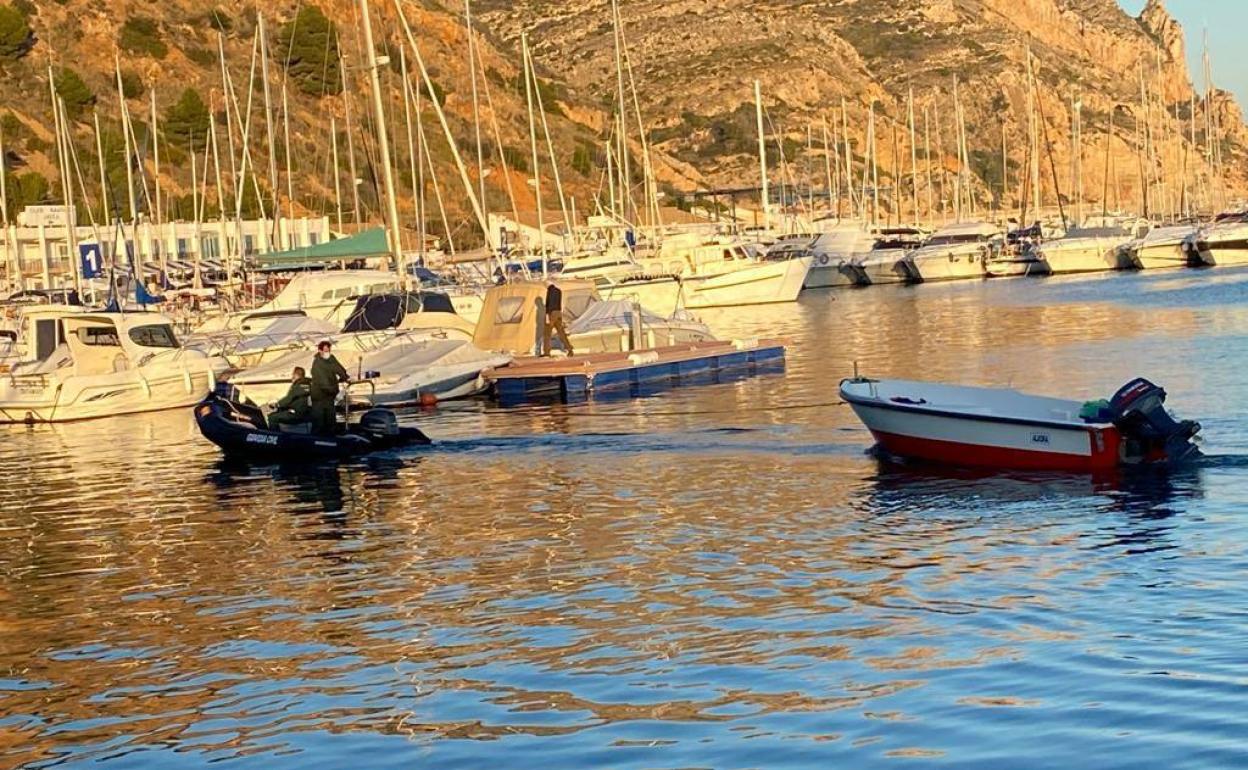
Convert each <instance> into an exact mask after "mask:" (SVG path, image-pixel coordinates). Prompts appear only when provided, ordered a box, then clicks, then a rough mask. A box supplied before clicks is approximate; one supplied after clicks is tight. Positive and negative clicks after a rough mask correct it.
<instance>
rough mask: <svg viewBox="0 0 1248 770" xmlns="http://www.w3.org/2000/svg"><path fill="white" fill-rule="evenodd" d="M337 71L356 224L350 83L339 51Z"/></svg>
mask: <svg viewBox="0 0 1248 770" xmlns="http://www.w3.org/2000/svg"><path fill="white" fill-rule="evenodd" d="M338 72H339V76H340V77H341V79H342V111H343V113H344V118H345V119H346V121H347V170H348V171H349V172H350V173H351V178H350V179H349V180H347V184H348V185H349V186H350V187H351V221H352V223H354V224H357V225H358V224H359V223H360V184H359V179H360V177H359V172H358V171H357V170H356V168H355V125H354V123H353V121H352V120H351V84H350V83H349V82H348V81H347V64H346V61H344V59H343V57H342V55H341V53H339V56H338Z"/></svg>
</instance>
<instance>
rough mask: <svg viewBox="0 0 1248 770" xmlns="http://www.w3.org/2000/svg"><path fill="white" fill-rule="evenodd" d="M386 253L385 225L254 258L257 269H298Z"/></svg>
mask: <svg viewBox="0 0 1248 770" xmlns="http://www.w3.org/2000/svg"><path fill="white" fill-rule="evenodd" d="M389 253H390V246H389V244H388V243H387V242H386V231H385V229H384V228H381V227H375V228H373V229H371V230H363V231H361V232H359V233H356V234H355V235H351V236H348V237H346V238H338V239H336V240H332V241H326V242H325V243H318V244H316V245H315V246H304V247H303V248H299V249H291V250H289V251H273V252H269V253H268V254H258V255H256V258H255V259H256V266H257V268H258V269H260V270H297V269H299V268H301V267H315V266H319V265H322V264H324V263H326V262H339V261H342V260H344V259H346V260H350V259H364V258H365V257H380V256H385V255H387V254H389Z"/></svg>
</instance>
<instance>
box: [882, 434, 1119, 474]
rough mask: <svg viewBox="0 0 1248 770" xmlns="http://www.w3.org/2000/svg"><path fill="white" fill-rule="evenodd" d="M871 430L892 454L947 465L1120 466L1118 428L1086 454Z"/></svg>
mask: <svg viewBox="0 0 1248 770" xmlns="http://www.w3.org/2000/svg"><path fill="white" fill-rule="evenodd" d="M871 433H872V435H874V436H875V440H876V441H878V442H879V443H880V446H881V447H883V448H884V449H885V450H886V451H887V452H889V453H891V454H894V455H897V456H899V457H910V458H914V459H916V460H927V461H929V462H934V463H941V464H944V465H960V466H966V467H975V468H1000V469H1007V470H1034V471H1092V470H1104V469H1107V468H1114V467H1117V465H1118V434H1117V432H1116V431H1103V432H1102V437H1103V441H1102V446H1101V447H1097V446H1095V445H1093V446H1092V453H1091V454H1090V455H1086V456H1084V455H1070V454H1060V453H1057V452H1037V451H1032V450H1028V449H1009V448H1005V447H995V446H982V445H979V444H961V443H958V442H955V441H941V440H938V439H928V438H916V437H914V436H899V435H897V434H895V433H885V432H883V431H871ZM1094 440H1095V439H1094V436H1093V435H1092V433H1089V434H1088V441H1089V442H1094Z"/></svg>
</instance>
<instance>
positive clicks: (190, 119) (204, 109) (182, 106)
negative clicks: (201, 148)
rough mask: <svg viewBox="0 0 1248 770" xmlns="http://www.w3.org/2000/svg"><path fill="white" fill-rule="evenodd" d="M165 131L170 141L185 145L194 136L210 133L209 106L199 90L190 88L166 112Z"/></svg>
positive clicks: (181, 145)
mask: <svg viewBox="0 0 1248 770" xmlns="http://www.w3.org/2000/svg"><path fill="white" fill-rule="evenodd" d="M164 128H165V133H166V135H168V137H169V141H170V142H171V143H173V144H175V145H177V146H180V147H185V146H187V142H188V141H189V140H190V139H191V138H192V137H201V139H202V137H203V136H204V135H205V134H207V133H208V106H207V105H206V104H204V100H203V99H202V98H200V96H199V92H198V91H196V90H195V89H193V88H188V89H186V90H185V91H183V92H182V96H180V97H179V98H178V101H177V102H175V103H174V104H173V106H172V107H170V108H169V109H168V110H167V111H166V112H165V125H164Z"/></svg>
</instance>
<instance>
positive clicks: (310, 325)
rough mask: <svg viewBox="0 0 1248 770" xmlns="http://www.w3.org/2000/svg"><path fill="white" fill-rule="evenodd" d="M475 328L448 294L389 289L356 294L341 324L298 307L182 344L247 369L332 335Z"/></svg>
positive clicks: (462, 334)
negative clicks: (461, 313) (300, 309)
mask: <svg viewBox="0 0 1248 770" xmlns="http://www.w3.org/2000/svg"><path fill="white" fill-rule="evenodd" d="M253 327H255V328H254V329H253ZM474 329H475V324H474V323H470V322H469V321H467V320H465V319H464V318H462V317H460V316H459V315H458V314H457V313H456V312H455V309H454V306H453V304H452V302H451V300H450V298H449V297H448V296H447V295H445V294H442V293H441V292H433V291H412V292H391V293H387V294H366V295H364V296H361V297H356V298H355V300H354V302H353V303H352V310H351V314H350V315H349V316H348V317H347V320H346V322H345V323H343V324H342V325H341V326H338V325H335V324H334V323H333V322H332V321H328V320H323V319H319V318H312V317H309V316H307V315H305V314H304V313H303V312H302V311H270V312H267V313H259V314H256V316H254V317H251V318H247V319H244V320H243V321H242V322H241V323H240V324H239V331H237V332H235V331H223V332H215V333H210V334H204V333H198V332H197V333H196V334H193V335H191V336H190V337H188V338H187V341H186V344H187V346H188V347H192V348H195V349H197V350H202V351H204V352H206V353H210V354H217V355H222V356H225V358H226V359H227V360H228V361H229V362H230V365H231V366H233V367H235V368H238V369H246V368H249V367H254V366H259V365H261V364H264V363H267V362H268V361H271V360H273V359H275V358H280V357H282V356H285V355H286V354H287V353H289V352H291V351H295V350H302V351H305V352H306V353H307V354H308V355H311V354H312V351H313V350H315V348H316V344H317V343H318V342H320V341H321V340H323V339H327V338H330V337H335V336H338V337H345V336H348V335H362V336H367V337H369V338H371V339H372V340H373V342H372V343H370V344H374V345H378V344H381V343H382V342H384V341H385V339H386V338H387V337H391V336H394V335H396V334H399V333H402V332H411V331H420V330H425V331H431V332H434V331H436V332H442V333H443V334H444V336H447V337H452V338H456V339H462V340H470V339H472V334H473V331H474Z"/></svg>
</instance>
